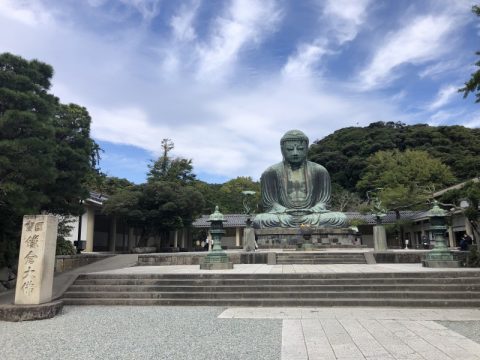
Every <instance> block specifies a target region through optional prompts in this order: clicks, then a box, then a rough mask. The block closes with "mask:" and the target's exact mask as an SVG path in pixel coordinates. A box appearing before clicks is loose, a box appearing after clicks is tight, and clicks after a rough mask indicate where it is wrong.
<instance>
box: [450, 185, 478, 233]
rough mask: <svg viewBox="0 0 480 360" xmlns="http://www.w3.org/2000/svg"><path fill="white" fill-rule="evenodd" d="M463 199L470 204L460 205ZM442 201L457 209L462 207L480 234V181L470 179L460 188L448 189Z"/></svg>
mask: <svg viewBox="0 0 480 360" xmlns="http://www.w3.org/2000/svg"><path fill="white" fill-rule="evenodd" d="M477 180H478V179H477ZM462 200H467V201H468V206H467V207H466V208H461V207H460V203H461V201H462ZM441 201H442V203H449V204H452V205H454V206H455V207H456V208H457V209H461V210H462V211H463V213H464V215H465V216H466V218H467V219H468V220H469V221H470V223H471V224H472V226H473V229H474V230H475V232H476V233H477V236H478V235H480V211H479V205H480V182H478V181H468V182H466V183H465V184H464V185H463V186H462V187H460V188H458V189H452V190H450V191H447V192H446V193H445V194H443V195H442V196H441ZM477 242H478V237H477Z"/></svg>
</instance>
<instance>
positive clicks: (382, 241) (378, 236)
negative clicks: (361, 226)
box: [373, 225, 387, 251]
mask: <svg viewBox="0 0 480 360" xmlns="http://www.w3.org/2000/svg"><path fill="white" fill-rule="evenodd" d="M373 247H374V250H375V251H383V250H387V233H386V231H385V227H384V226H383V225H375V226H374V227H373Z"/></svg>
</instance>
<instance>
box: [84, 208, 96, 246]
mask: <svg viewBox="0 0 480 360" xmlns="http://www.w3.org/2000/svg"><path fill="white" fill-rule="evenodd" d="M86 210H87V238H86V239H85V240H86V241H87V243H86V244H85V251H87V252H92V251H93V230H94V229H95V209H94V208H92V207H89V206H87V207H86Z"/></svg>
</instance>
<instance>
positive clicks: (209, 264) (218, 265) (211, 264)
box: [200, 251, 233, 270]
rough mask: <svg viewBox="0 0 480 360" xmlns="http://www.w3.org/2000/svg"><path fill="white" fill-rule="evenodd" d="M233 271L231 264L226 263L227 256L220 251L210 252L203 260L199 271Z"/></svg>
mask: <svg viewBox="0 0 480 360" xmlns="http://www.w3.org/2000/svg"><path fill="white" fill-rule="evenodd" d="M228 269H233V263H232V262H230V261H228V256H227V254H226V253H225V252H224V251H222V252H221V253H219V252H213V251H212V252H211V253H210V254H208V255H207V256H205V259H204V260H203V263H202V264H200V270H228Z"/></svg>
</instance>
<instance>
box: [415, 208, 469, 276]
mask: <svg viewBox="0 0 480 360" xmlns="http://www.w3.org/2000/svg"><path fill="white" fill-rule="evenodd" d="M426 215H427V217H429V218H430V231H431V232H432V234H433V239H434V240H435V246H434V248H433V249H432V250H431V251H430V252H428V254H427V255H426V256H425V260H424V261H423V262H422V264H423V266H425V267H434V268H441V267H459V266H460V262H459V261H457V260H454V257H453V253H452V252H451V251H450V250H448V248H447V245H446V240H445V237H444V234H445V231H446V230H447V226H446V225H445V217H446V216H447V211H445V210H443V209H441V208H440V207H439V206H438V202H437V201H434V202H433V207H432V208H431V209H430V210H429V211H428V212H427V213H426Z"/></svg>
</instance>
